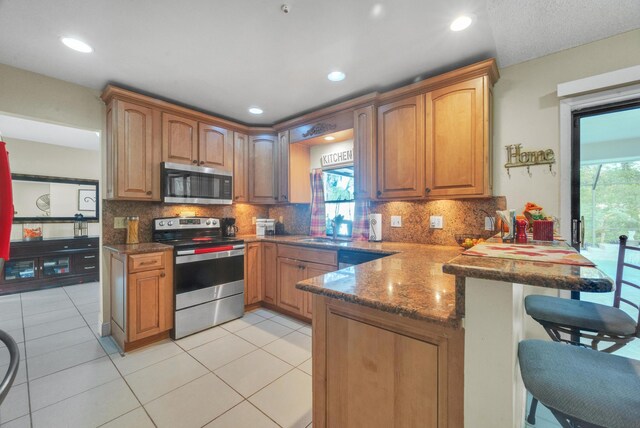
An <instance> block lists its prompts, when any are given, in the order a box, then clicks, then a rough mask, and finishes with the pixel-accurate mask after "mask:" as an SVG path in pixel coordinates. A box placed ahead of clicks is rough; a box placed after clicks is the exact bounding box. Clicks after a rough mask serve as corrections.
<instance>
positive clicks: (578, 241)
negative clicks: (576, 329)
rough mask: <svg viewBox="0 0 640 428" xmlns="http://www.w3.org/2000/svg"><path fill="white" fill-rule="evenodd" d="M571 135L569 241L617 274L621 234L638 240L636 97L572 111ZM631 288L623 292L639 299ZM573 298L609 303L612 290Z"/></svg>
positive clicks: (639, 110) (639, 124)
mask: <svg viewBox="0 0 640 428" xmlns="http://www.w3.org/2000/svg"><path fill="white" fill-rule="evenodd" d="M572 140H573V141H572V184H571V186H572V188H571V214H572V237H571V239H572V245H573V246H574V247H575V248H576V249H578V250H579V251H580V252H582V253H583V254H584V255H585V256H586V257H587V258H589V259H590V260H592V261H593V262H594V263H596V264H597V265H598V268H599V269H601V270H602V271H604V272H605V273H606V274H607V275H609V276H610V277H611V278H612V279H615V277H616V267H617V262H618V243H619V237H620V235H626V236H627V237H628V243H629V245H638V241H639V240H640V100H637V99H636V100H633V101H627V102H624V103H617V104H611V105H607V106H600V107H597V108H591V109H585V110H581V111H576V112H574V113H573V135H572ZM639 256H640V255H639ZM629 270H633V269H629ZM629 275H635V276H637V277H638V278H633V280H636V279H638V280H640V271H638V272H628V271H626V272H625V276H626V277H627V279H628V278H629ZM639 282H640V281H639ZM630 291H631V290H627V289H625V291H624V293H625V294H626V293H628V292H630ZM634 291H635V294H636V296H633V293H630V294H627V296H628V297H631V298H635V299H636V300H639V301H640V293H638V292H637V290H634ZM572 298H575V299H581V300H585V301H591V302H595V303H601V304H605V305H612V304H613V292H611V293H577V292H573V293H572ZM625 306H626V305H622V308H621V309H629V308H628V307H627V308H625ZM630 315H631V316H632V317H634V318H635V317H636V316H637V314H636V313H630ZM625 348H626V347H625ZM623 349H624V348H623ZM638 351H640V347H639V349H638V350H637V351H636V352H638ZM639 357H640V354H639V356H636V358H639Z"/></svg>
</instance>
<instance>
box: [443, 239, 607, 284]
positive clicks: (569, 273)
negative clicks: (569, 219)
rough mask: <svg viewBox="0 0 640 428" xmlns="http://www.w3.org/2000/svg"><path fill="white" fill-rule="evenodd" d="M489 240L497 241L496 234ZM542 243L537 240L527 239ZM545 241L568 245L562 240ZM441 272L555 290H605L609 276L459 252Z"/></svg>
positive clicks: (594, 269) (570, 267)
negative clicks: (466, 254)
mask: <svg viewBox="0 0 640 428" xmlns="http://www.w3.org/2000/svg"><path fill="white" fill-rule="evenodd" d="M489 242H501V241H500V240H499V239H498V238H496V239H491V240H489ZM530 243H533V244H538V245H539V244H542V242H540V241H531V242H530ZM549 245H553V246H558V247H565V248H568V247H569V245H568V244H567V243H566V242H564V241H554V242H553V243H549ZM443 271H444V272H445V273H448V274H451V275H456V276H459V277H467V278H480V279H492V280H496V281H504V282H508V283H517V284H527V285H536V286H539V287H546V288H555V289H559V290H572V291H585V292H609V291H611V290H613V289H614V286H613V280H612V279H611V278H609V277H608V276H607V275H606V274H605V273H604V272H602V271H601V270H600V269H598V268H597V267H587V266H574V265H564V264H558V263H545V262H534V261H527V260H513V259H502V258H496V257H474V256H465V255H460V256H458V257H456V258H454V259H453V260H450V261H449V262H447V263H445V264H444V266H443Z"/></svg>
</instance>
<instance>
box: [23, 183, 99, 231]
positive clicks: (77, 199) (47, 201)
mask: <svg viewBox="0 0 640 428" xmlns="http://www.w3.org/2000/svg"><path fill="white" fill-rule="evenodd" d="M11 179H12V183H13V209H14V219H13V222H14V223H27V222H38V223H54V222H55V223H59V222H73V221H74V220H75V219H76V218H75V216H76V215H77V214H82V216H83V217H84V220H86V221H90V222H97V221H98V220H99V216H100V215H99V212H100V211H99V201H100V196H99V193H98V181H97V180H83V179H78V178H62V177H46V176H41V175H25V174H11Z"/></svg>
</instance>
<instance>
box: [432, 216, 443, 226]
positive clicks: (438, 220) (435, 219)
mask: <svg viewBox="0 0 640 428" xmlns="http://www.w3.org/2000/svg"><path fill="white" fill-rule="evenodd" d="M429 227H430V228H431V229H442V216H441V215H432V216H430V217H429Z"/></svg>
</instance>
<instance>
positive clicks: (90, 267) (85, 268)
mask: <svg viewBox="0 0 640 428" xmlns="http://www.w3.org/2000/svg"><path fill="white" fill-rule="evenodd" d="M95 268H96V267H95V266H85V267H84V270H89V269H95Z"/></svg>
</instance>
